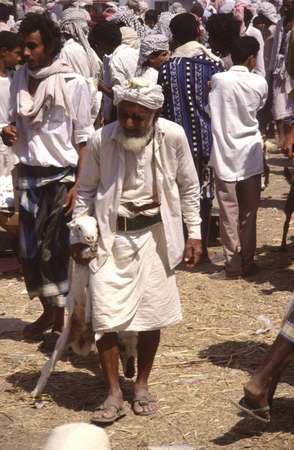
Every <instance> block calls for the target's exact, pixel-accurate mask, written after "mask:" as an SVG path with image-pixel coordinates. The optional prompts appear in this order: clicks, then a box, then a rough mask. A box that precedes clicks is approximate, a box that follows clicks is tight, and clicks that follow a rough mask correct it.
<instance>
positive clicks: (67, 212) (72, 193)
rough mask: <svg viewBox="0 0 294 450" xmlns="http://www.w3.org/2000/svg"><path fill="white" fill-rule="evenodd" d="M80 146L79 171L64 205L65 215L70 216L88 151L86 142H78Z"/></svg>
mask: <svg viewBox="0 0 294 450" xmlns="http://www.w3.org/2000/svg"><path fill="white" fill-rule="evenodd" d="M78 148H79V150H78V151H79V160H78V165H77V171H76V182H75V184H74V185H73V187H72V188H71V189H70V190H69V191H68V193H67V196H66V198H65V202H64V205H63V207H64V215H65V216H69V215H70V214H71V213H72V212H73V209H74V204H75V199H76V195H77V187H78V182H79V176H80V173H81V169H82V167H83V164H84V160H85V156H86V151H87V144H86V142H81V143H80V144H78Z"/></svg>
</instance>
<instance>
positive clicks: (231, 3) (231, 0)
mask: <svg viewBox="0 0 294 450" xmlns="http://www.w3.org/2000/svg"><path fill="white" fill-rule="evenodd" d="M234 7H235V0H226V1H225V3H223V4H222V6H220V8H219V10H218V12H219V13H220V14H229V13H231V12H232V11H233V9H234Z"/></svg>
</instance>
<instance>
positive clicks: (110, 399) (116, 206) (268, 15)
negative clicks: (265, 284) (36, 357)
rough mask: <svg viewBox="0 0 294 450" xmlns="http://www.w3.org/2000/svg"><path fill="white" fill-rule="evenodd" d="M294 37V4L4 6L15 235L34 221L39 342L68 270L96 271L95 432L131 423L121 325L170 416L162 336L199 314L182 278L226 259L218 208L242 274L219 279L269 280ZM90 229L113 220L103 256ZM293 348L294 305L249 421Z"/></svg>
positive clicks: (55, 328)
mask: <svg viewBox="0 0 294 450" xmlns="http://www.w3.org/2000/svg"><path fill="white" fill-rule="evenodd" d="M293 25H294V1H293V0H284V1H283V3H282V4H281V3H280V0H272V2H269V1H262V0H260V1H259V0H214V1H209V0H199V1H198V2H193V4H192V5H191V8H190V9H189V10H187V9H185V8H184V6H183V5H182V4H181V3H173V4H171V5H170V7H169V9H168V11H163V12H161V13H158V11H156V10H153V9H148V5H147V4H146V2H144V1H139V0H128V1H127V3H126V4H125V5H124V6H121V5H119V4H118V3H116V2H106V3H105V4H103V5H101V4H99V6H97V5H96V6H95V4H93V3H92V2H91V1H89V0H77V1H74V2H72V1H70V0H57V1H55V2H50V3H48V4H47V5H46V6H45V5H44V3H42V4H39V3H38V2H37V1H35V0H30V1H26V2H24V3H23V4H22V5H21V6H20V5H18V7H17V10H15V9H13V7H12V6H10V5H6V4H0V30H1V31H0V131H1V143H0V225H1V226H2V227H3V228H5V229H7V230H8V232H11V226H10V225H11V222H12V220H13V219H14V220H16V219H15V218H17V221H18V225H17V234H16V233H14V238H16V240H17V253H18V257H19V261H20V263H21V270H22V274H23V277H24V280H25V284H26V288H27V292H28V295H29V297H30V298H31V299H34V298H38V299H39V301H40V302H41V304H42V307H43V313H42V315H41V316H40V317H39V318H38V319H37V320H36V321H35V322H33V323H31V324H29V325H27V326H26V327H25V328H24V330H23V338H24V339H26V340H34V339H45V340H46V338H47V339H48V336H49V337H50V339H48V343H50V342H51V344H52V342H53V344H55V342H56V339H57V338H58V336H59V335H60V333H61V332H62V330H63V328H64V311H65V308H66V306H67V297H68V293H69V291H70V289H71V283H70V281H69V280H70V277H69V275H68V273H69V267H70V266H71V267H72V264H69V263H70V261H71V259H73V260H74V261H75V264H76V265H83V266H86V267H88V271H89V282H88V286H87V292H88V295H89V299H90V300H89V305H88V311H87V320H88V322H89V323H91V327H92V332H93V336H94V337H95V341H96V346H97V349H98V352H99V357H100V361H101V365H102V369H103V372H104V376H105V379H106V382H107V386H108V395H107V398H106V399H105V401H104V402H103V404H102V405H98V406H97V409H96V411H95V413H94V416H93V421H95V422H96V423H105V422H107V423H112V422H114V421H115V420H117V419H118V418H120V417H121V415H122V414H123V394H122V391H121V387H120V384H119V349H118V339H117V334H118V333H119V332H121V331H123V332H130V333H136V334H137V336H138V342H137V377H136V380H135V382H134V395H133V402H132V405H133V411H134V413H135V414H137V415H143V416H144V415H152V414H155V412H156V402H155V401H154V399H153V398H152V396H151V395H150V392H149V389H148V379H149V375H150V372H151V370H152V365H153V361H154V357H155V355H156V352H157V349H158V345H159V342H160V332H161V329H162V328H164V327H166V326H169V325H173V324H176V323H178V322H180V321H181V320H182V312H181V303H180V296H179V292H178V289H177V285H176V277H175V269H176V267H177V266H178V265H179V264H180V263H181V262H182V261H183V262H184V263H185V264H186V265H187V266H188V267H193V266H194V265H196V264H198V265H201V264H209V263H210V255H209V251H208V243H209V239H210V237H211V233H212V226H211V225H212V206H213V204H214V202H217V205H218V208H219V224H220V239H221V243H222V246H223V251H224V257H225V265H224V268H223V269H222V270H221V271H217V272H215V273H213V274H212V275H211V279H212V282H215V283H217V282H218V280H228V281H230V280H234V279H238V278H246V277H249V276H250V277H251V276H255V275H256V274H257V273H258V271H259V270H260V268H259V267H258V266H257V265H256V263H255V261H254V257H255V252H256V216H257V211H258V206H259V201H260V195H261V190H262V189H264V188H265V187H266V184H267V182H268V179H267V178H268V177H267V176H266V175H267V165H266V152H265V143H266V141H267V140H268V139H273V138H276V140H277V143H278V147H279V149H280V151H281V153H283V154H284V155H286V156H288V157H289V158H292V156H293V154H292V150H293V144H294V96H293V93H294V91H293V89H294V84H293V83H294V34H293V32H292V27H293ZM288 207H289V208H290V209H291V207H292V205H290V206H289V205H288ZM293 209H294V208H293ZM81 217H94V218H95V220H96V222H97V229H98V234H99V237H98V240H97V242H95V253H94V255H91V256H90V257H89V255H88V257H85V250H86V249H87V247H89V246H90V244H88V245H87V243H85V242H81V241H80V240H79V238H77V227H78V223H79V219H80V218H81ZM14 230H15V229H14ZM48 330H49V331H50V333H46V332H47V331H48ZM49 341H50V342H49ZM48 345H49V344H48ZM293 351H294V309H293V310H292V309H290V311H289V312H288V315H287V317H285V320H284V325H283V326H282V328H281V330H280V333H279V334H278V337H277V339H276V341H275V342H274V344H273V346H272V347H271V349H270V351H269V353H268V354H267V355H266V357H265V359H264V361H262V362H261V364H260V366H259V367H258V369H257V370H256V372H255V373H254V375H253V376H252V377H251V379H250V380H249V382H248V383H247V384H246V386H245V387H244V397H243V398H242V399H241V401H240V404H239V405H238V406H239V407H240V408H241V409H242V410H243V411H244V412H245V413H248V414H251V415H254V416H255V417H256V418H258V419H259V420H262V421H265V422H267V421H269V420H270V410H271V404H272V398H273V395H274V392H275V388H276V386H277V383H278V381H279V379H280V377H281V375H282V373H283V371H284V369H285V368H286V366H287V365H288V363H289V361H290V360H291V358H292V353H293Z"/></svg>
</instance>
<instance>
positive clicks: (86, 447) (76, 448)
mask: <svg viewBox="0 0 294 450" xmlns="http://www.w3.org/2000/svg"><path fill="white" fill-rule="evenodd" d="M43 450H111V447H110V442H109V439H108V436H107V434H106V432H105V431H104V430H103V429H102V428H99V427H97V426H95V425H90V424H88V423H82V422H77V423H68V424H65V425H61V426H59V427H56V428H54V429H53V430H52V431H51V433H50V434H49V437H48V440H47V442H46V445H45V447H44V449H43Z"/></svg>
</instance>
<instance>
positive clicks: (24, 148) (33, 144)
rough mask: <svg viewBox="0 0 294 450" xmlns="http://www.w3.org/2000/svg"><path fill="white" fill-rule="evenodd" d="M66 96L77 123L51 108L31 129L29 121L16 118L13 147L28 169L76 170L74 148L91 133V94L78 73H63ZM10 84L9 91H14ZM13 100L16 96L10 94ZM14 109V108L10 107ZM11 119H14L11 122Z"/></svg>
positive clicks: (75, 151) (76, 159) (76, 154)
mask: <svg viewBox="0 0 294 450" xmlns="http://www.w3.org/2000/svg"><path fill="white" fill-rule="evenodd" d="M64 78H65V80H66V93H67V95H68V96H69V98H70V101H71V102H72V107H73V109H74V111H75V115H76V120H73V119H72V118H70V117H68V116H65V114H64V111H61V110H60V109H58V108H55V107H53V108H52V107H51V108H50V109H49V110H48V111H46V113H45V119H44V123H43V124H42V125H41V126H40V128H38V129H33V128H32V127H31V126H30V122H29V121H28V120H27V119H25V118H23V117H20V116H17V117H16V129H17V135H18V140H17V142H16V144H15V145H14V146H13V150H14V152H15V154H16V155H17V156H18V157H19V159H20V162H21V163H23V164H27V165H29V166H44V167H46V166H54V167H67V166H72V167H75V166H76V165H77V162H78V152H77V150H76V146H77V145H78V144H80V143H83V142H87V140H88V138H89V136H90V135H91V134H92V133H93V131H94V128H93V126H92V119H91V112H90V94H89V89H88V86H87V84H86V81H85V79H84V78H83V77H82V76H81V75H78V74H75V73H74V74H71V73H69V74H65V75H64ZM13 86H14V84H13V83H12V92H13ZM13 98H15V93H14V92H13ZM12 107H13V109H14V105H12ZM12 120H13V119H12Z"/></svg>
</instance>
